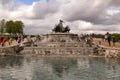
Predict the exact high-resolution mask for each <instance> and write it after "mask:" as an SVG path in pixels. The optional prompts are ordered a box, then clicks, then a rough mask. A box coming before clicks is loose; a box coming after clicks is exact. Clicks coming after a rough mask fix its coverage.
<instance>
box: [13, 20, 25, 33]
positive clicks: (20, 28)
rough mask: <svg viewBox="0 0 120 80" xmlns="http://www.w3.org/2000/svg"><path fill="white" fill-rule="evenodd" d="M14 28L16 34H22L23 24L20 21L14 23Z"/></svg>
mask: <svg viewBox="0 0 120 80" xmlns="http://www.w3.org/2000/svg"><path fill="white" fill-rule="evenodd" d="M14 23H15V27H16V33H22V34H23V28H24V24H23V22H22V21H15V22H14Z"/></svg>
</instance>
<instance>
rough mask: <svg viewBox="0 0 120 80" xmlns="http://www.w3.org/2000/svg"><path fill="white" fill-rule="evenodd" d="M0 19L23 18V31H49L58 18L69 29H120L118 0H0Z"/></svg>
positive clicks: (118, 30) (104, 30) (113, 30)
mask: <svg viewBox="0 0 120 80" xmlns="http://www.w3.org/2000/svg"><path fill="white" fill-rule="evenodd" d="M0 19H1V20H2V19H6V20H21V21H23V23H24V24H25V28H24V32H25V33H26V34H42V33H50V32H51V30H52V29H53V28H54V25H55V24H57V23H58V22H59V19H63V20H64V21H65V23H64V26H66V25H69V26H70V28H71V33H78V34H79V33H93V32H94V33H106V32H108V31H109V32H111V33H116V32H119V33H120V0H0Z"/></svg>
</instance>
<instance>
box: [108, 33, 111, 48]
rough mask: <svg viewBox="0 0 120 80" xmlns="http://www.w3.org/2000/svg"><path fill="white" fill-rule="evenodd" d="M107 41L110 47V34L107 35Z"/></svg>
mask: <svg viewBox="0 0 120 80" xmlns="http://www.w3.org/2000/svg"><path fill="white" fill-rule="evenodd" d="M107 40H108V44H109V46H111V35H110V34H108V38H107Z"/></svg>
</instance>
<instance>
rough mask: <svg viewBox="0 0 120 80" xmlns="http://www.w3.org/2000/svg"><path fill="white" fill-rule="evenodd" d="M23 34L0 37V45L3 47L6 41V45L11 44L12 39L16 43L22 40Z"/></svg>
mask: <svg viewBox="0 0 120 80" xmlns="http://www.w3.org/2000/svg"><path fill="white" fill-rule="evenodd" d="M24 38H25V37H24V36H15V37H6V36H4V37H0V46H2V47H4V46H7V44H6V43H8V45H12V43H13V41H14V42H16V43H18V44H19V43H21V42H22V41H24Z"/></svg>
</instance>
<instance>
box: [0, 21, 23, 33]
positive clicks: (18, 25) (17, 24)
mask: <svg viewBox="0 0 120 80" xmlns="http://www.w3.org/2000/svg"><path fill="white" fill-rule="evenodd" d="M23 28H24V24H23V22H22V21H12V20H10V21H5V20H4V19H3V20H1V21H0V33H1V34H4V33H9V34H17V33H18V34H23Z"/></svg>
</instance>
